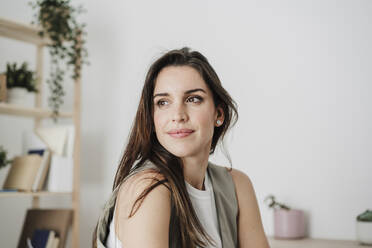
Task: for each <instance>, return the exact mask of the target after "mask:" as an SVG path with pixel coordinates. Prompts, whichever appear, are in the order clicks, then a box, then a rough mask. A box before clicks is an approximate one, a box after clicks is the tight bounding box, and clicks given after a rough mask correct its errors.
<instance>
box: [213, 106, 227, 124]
mask: <svg viewBox="0 0 372 248" xmlns="http://www.w3.org/2000/svg"><path fill="white" fill-rule="evenodd" d="M224 120H225V113H224V112H223V109H222V107H221V106H220V105H219V106H217V107H216V115H215V122H214V125H215V126H216V127H219V126H221V125H222V124H223V122H224ZM217 121H219V124H218V123H217Z"/></svg>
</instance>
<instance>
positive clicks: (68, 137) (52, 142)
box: [35, 125, 75, 157]
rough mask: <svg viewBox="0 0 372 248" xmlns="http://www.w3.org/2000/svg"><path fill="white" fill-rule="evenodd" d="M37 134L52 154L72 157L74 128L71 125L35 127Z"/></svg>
mask: <svg viewBox="0 0 372 248" xmlns="http://www.w3.org/2000/svg"><path fill="white" fill-rule="evenodd" d="M35 133H36V134H37V136H38V137H39V138H40V139H41V140H42V141H43V142H44V143H45V144H46V145H47V146H48V147H49V148H50V150H51V151H52V152H53V154H57V155H59V156H67V157H72V155H73V146H74V136H75V128H74V126H73V125H52V126H45V127H39V128H36V129H35Z"/></svg>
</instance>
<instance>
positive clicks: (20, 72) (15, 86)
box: [6, 62, 38, 105]
mask: <svg viewBox="0 0 372 248" xmlns="http://www.w3.org/2000/svg"><path fill="white" fill-rule="evenodd" d="M27 67H28V64H27V63H26V62H24V63H23V64H22V65H21V67H19V68H17V64H16V63H13V64H9V63H7V65H6V87H7V101H8V102H9V103H13V104H20V105H26V104H27V102H26V97H27V93H28V92H30V93H35V92H38V90H37V88H36V80H35V72H33V71H30V70H29V69H28V68H27Z"/></svg>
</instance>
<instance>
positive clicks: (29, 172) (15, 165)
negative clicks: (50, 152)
mask: <svg viewBox="0 0 372 248" xmlns="http://www.w3.org/2000/svg"><path fill="white" fill-rule="evenodd" d="M41 162H42V157H41V156H40V155H38V154H30V155H26V156H16V157H15V158H14V159H13V162H12V164H11V167H10V169H9V171H8V174H7V177H6V179H5V182H4V186H3V189H17V190H21V191H31V189H32V186H33V184H34V181H35V178H36V175H37V173H38V170H39V168H40V166H41Z"/></svg>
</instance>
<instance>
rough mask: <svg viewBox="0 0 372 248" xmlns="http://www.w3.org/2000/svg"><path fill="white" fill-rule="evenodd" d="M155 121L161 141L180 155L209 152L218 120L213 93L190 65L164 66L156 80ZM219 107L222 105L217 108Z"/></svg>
mask: <svg viewBox="0 0 372 248" xmlns="http://www.w3.org/2000/svg"><path fill="white" fill-rule="evenodd" d="M153 96H154V97H153V99H154V103H153V104H154V124H155V132H156V137H157V138H158V140H159V142H160V144H161V145H162V146H163V147H164V148H165V149H167V150H168V151H169V152H170V153H172V154H173V155H175V156H177V157H191V156H198V155H200V154H201V153H207V154H209V150H210V147H211V143H212V137H213V131H214V127H215V126H217V124H216V121H217V119H219V120H221V123H222V122H223V114H222V115H221V114H218V113H221V112H222V111H217V109H216V108H215V106H214V102H213V95H212V92H211V91H210V89H209V88H208V86H207V84H206V83H205V82H204V80H203V78H202V77H201V76H200V74H199V72H198V71H197V70H195V69H194V68H192V67H190V66H168V67H165V68H163V69H162V70H161V71H160V73H159V74H158V77H157V79H156V82H155V89H154V94H153ZM218 110H220V108H218Z"/></svg>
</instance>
